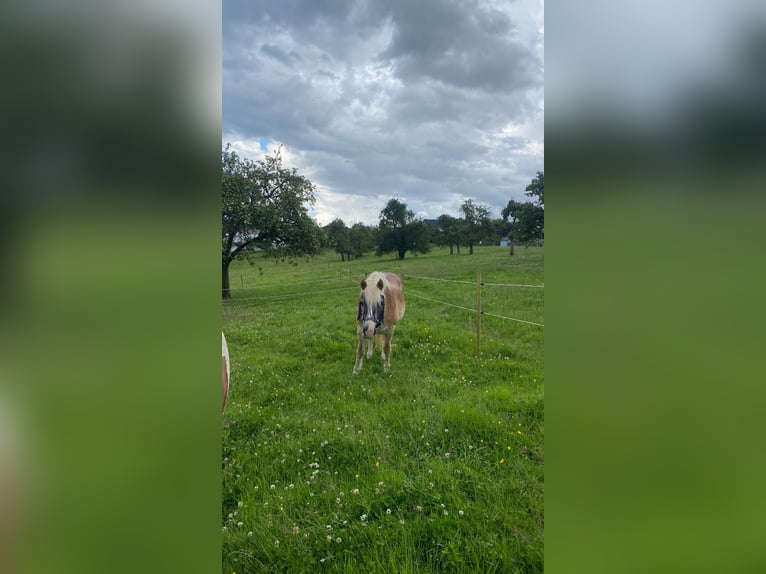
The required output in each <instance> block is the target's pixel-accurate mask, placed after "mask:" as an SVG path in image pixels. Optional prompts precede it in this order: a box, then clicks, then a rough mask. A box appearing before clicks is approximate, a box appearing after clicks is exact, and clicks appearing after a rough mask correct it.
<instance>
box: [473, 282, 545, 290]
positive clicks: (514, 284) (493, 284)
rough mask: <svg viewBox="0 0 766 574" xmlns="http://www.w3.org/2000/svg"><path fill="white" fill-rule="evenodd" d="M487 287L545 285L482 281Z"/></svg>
mask: <svg viewBox="0 0 766 574" xmlns="http://www.w3.org/2000/svg"><path fill="white" fill-rule="evenodd" d="M482 285H487V286H489V287H535V288H537V289H543V288H545V285H524V284H522V283H482Z"/></svg>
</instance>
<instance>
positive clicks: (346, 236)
mask: <svg viewBox="0 0 766 574" xmlns="http://www.w3.org/2000/svg"><path fill="white" fill-rule="evenodd" d="M324 229H325V233H326V234H327V239H328V242H329V244H330V247H332V248H333V249H334V250H335V252H336V253H339V254H340V260H341V261H345V260H346V257H347V256H348V258H349V260H351V254H352V252H353V242H352V241H351V231H350V230H349V228H348V227H346V224H345V223H344V222H343V220H342V219H334V220H333V221H331V222H330V223H329V224H328V225H327V226H325V228H324Z"/></svg>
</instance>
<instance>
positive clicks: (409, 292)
mask: <svg viewBox="0 0 766 574" xmlns="http://www.w3.org/2000/svg"><path fill="white" fill-rule="evenodd" d="M405 293H407V295H408V296H410V295H411V296H413V297H417V298H418V299H425V300H426V301H431V302H433V303H439V304H440V305H447V306H448V307H456V308H458V309H463V310H465V311H470V312H471V313H476V309H471V308H469V307H461V306H460V305H454V304H452V303H446V302H444V301H437V300H436V299H431V298H430V297H424V296H423V295H418V294H417V293H413V292H412V291H410V290H409V289H408V290H407V291H405Z"/></svg>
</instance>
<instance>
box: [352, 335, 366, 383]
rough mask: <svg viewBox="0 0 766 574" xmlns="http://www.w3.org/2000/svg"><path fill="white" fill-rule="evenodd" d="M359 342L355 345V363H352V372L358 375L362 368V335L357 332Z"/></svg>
mask: <svg viewBox="0 0 766 574" xmlns="http://www.w3.org/2000/svg"><path fill="white" fill-rule="evenodd" d="M358 337H359V343H358V344H357V346H356V363H354V374H355V375H358V374H359V373H360V372H361V370H362V362H363V361H364V335H362V333H361V329H360V332H359V333H358Z"/></svg>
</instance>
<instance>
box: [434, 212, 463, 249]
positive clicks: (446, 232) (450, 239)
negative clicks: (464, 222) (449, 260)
mask: <svg viewBox="0 0 766 574" xmlns="http://www.w3.org/2000/svg"><path fill="white" fill-rule="evenodd" d="M436 221H437V224H438V227H437V231H436V236H435V238H436V242H437V244H439V245H449V254H450V255H453V254H454V250H453V247H457V254H458V255H460V235H461V231H460V230H461V227H460V220H459V219H458V218H457V217H452V216H451V215H447V214H446V213H443V214H441V215H440V216H439V217H438V218H437V220H436Z"/></svg>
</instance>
